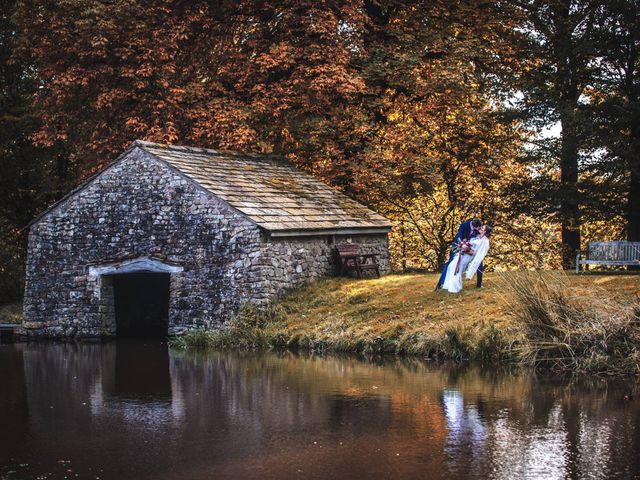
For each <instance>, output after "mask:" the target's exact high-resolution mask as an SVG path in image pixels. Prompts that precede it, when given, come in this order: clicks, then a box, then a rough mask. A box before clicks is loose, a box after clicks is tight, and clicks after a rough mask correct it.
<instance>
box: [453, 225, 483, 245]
mask: <svg viewBox="0 0 640 480" xmlns="http://www.w3.org/2000/svg"><path fill="white" fill-rule="evenodd" d="M477 234H478V231H477V230H473V229H472V228H471V220H467V221H466V222H462V223H461V224H460V228H458V234H457V235H456V238H455V239H454V240H453V243H454V245H455V244H457V243H458V242H460V241H461V240H469V239H470V238H473V237H475V236H476V235H477Z"/></svg>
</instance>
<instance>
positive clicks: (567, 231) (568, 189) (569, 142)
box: [560, 105, 580, 270]
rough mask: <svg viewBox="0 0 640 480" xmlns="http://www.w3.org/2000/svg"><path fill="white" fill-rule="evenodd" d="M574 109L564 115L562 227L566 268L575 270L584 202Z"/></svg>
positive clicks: (563, 262) (561, 155)
mask: <svg viewBox="0 0 640 480" xmlns="http://www.w3.org/2000/svg"><path fill="white" fill-rule="evenodd" d="M572 107H573V106H572V105H567V106H565V107H564V108H563V112H562V114H561V124H562V148H561V152H560V217H561V224H562V268H563V269H565V270H568V269H571V268H574V267H575V258H576V250H579V249H580V206H579V205H580V201H579V196H578V138H577V132H576V127H575V114H574V113H573V108H572Z"/></svg>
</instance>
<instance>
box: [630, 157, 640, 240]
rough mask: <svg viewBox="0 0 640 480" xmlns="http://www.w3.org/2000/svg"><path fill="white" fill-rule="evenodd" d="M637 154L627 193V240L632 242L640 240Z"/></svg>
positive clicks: (632, 166) (639, 181)
mask: <svg viewBox="0 0 640 480" xmlns="http://www.w3.org/2000/svg"><path fill="white" fill-rule="evenodd" d="M635 155H636V158H635V159H634V160H635V161H634V162H632V163H631V172H630V173H631V176H630V179H629V193H628V195H627V240H629V241H631V242H638V241H640V158H638V157H637V155H640V153H638V152H637V151H636V152H635Z"/></svg>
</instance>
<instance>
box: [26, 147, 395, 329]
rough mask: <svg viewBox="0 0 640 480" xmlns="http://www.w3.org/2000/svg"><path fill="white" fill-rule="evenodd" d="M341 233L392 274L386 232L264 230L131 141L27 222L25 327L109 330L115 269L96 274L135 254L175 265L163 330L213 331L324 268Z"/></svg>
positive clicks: (326, 271) (331, 265) (330, 265)
mask: <svg viewBox="0 0 640 480" xmlns="http://www.w3.org/2000/svg"><path fill="white" fill-rule="evenodd" d="M345 241H350V242H355V243H359V244H361V245H362V248H361V251H362V252H363V253H376V254H378V256H379V258H380V262H381V270H382V272H383V273H385V272H387V271H388V268H389V257H388V250H387V236H386V235H384V234H383V235H352V236H326V235H325V236H315V237H289V238H269V237H268V236H267V234H266V233H264V232H263V231H261V230H260V228H259V227H257V226H256V225H255V224H254V223H253V222H251V221H250V220H248V219H247V218H246V217H245V216H244V215H242V214H240V213H239V212H237V211H236V210H235V209H233V208H232V207H230V206H228V205H227V204H226V203H225V202H223V201H221V200H219V199H217V198H216V197H215V196H214V195H213V194H211V193H210V192H208V191H206V190H204V189H203V188H202V187H200V186H199V185H198V184H197V183H195V182H193V181H192V180H190V179H188V178H186V177H185V176H184V175H183V174H181V173H179V172H178V171H177V170H175V169H174V168H173V167H170V166H169V165H167V164H165V163H164V162H162V161H160V160H157V159H155V158H154V157H152V156H151V155H149V154H148V153H146V152H144V151H143V150H141V149H139V148H134V149H133V150H131V151H130V152H129V153H127V154H125V156H124V157H123V158H122V159H121V160H120V161H118V162H116V163H115V164H114V165H112V166H111V167H110V168H108V169H107V170H105V171H104V172H103V173H101V174H100V175H99V176H97V177H96V178H95V179H93V180H92V181H91V182H89V183H88V184H87V185H85V186H84V187H83V188H82V189H80V190H79V191H77V192H76V193H74V194H72V195H71V196H70V197H69V198H67V199H66V200H64V201H63V202H61V203H60V204H59V205H58V206H56V207H55V208H54V209H53V210H51V211H49V212H48V213H46V214H45V215H44V216H43V217H42V218H41V219H39V220H38V221H37V222H36V223H35V224H34V225H32V227H31V230H30V232H29V246H28V261H27V270H26V287H25V299H24V319H25V323H24V328H23V331H22V332H21V333H22V334H23V335H26V336H29V337H39V336H42V337H98V336H113V335H114V334H115V329H116V324H115V310H114V295H113V283H112V278H113V277H111V276H110V273H109V274H107V273H102V274H100V273H96V272H111V273H112V267H111V265H118V266H122V265H125V264H130V263H131V262H129V261H130V260H135V259H151V260H149V261H147V260H144V261H143V263H144V264H145V265H147V264H148V263H149V262H151V263H150V264H151V265H152V266H153V265H160V267H162V266H166V267H167V268H168V269H173V270H171V274H170V300H169V333H170V334H172V333H179V332H181V331H184V330H185V329H189V328H196V327H206V328H220V327H221V326H222V325H223V323H224V322H225V321H226V320H228V319H229V317H230V316H231V315H232V314H233V313H234V312H236V311H237V309H238V308H239V307H240V305H242V303H244V302H247V301H248V302H253V303H255V304H258V305H265V304H267V303H268V302H269V301H271V300H273V299H274V298H277V297H278V296H280V295H281V294H282V293H283V292H284V291H286V290H287V289H289V288H291V287H293V286H295V285H298V284H300V283H304V282H308V281H310V280H313V279H316V278H319V277H322V276H325V275H330V274H332V273H333V272H334V269H335V258H334V251H335V249H334V246H335V244H336V243H342V242H345ZM134 263H135V262H134ZM118 268H119V267H118ZM145 268H146V267H145Z"/></svg>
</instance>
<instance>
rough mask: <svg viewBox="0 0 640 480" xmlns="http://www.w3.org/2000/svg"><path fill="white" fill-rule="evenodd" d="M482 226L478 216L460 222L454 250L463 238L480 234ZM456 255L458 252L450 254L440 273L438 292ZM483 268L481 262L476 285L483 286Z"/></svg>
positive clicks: (470, 237) (468, 238) (466, 238)
mask: <svg viewBox="0 0 640 480" xmlns="http://www.w3.org/2000/svg"><path fill="white" fill-rule="evenodd" d="M481 226H482V222H481V221H480V220H478V219H477V218H472V219H471V220H467V221H466V222H462V223H461V224H460V228H458V234H457V235H456V238H455V239H454V240H453V245H452V250H453V246H455V245H457V244H458V243H459V242H461V241H462V240H470V239H472V238H473V237H476V236H477V235H478V230H479V229H480V227H481ZM455 256H456V254H455V253H453V252H452V253H451V254H450V255H449V260H448V261H447V263H445V264H444V268H443V269H442V274H441V275H440V280H438V284H437V285H436V292H437V291H438V290H440V288H441V287H442V284H443V283H444V279H445V277H446V276H447V268H448V267H449V264H450V263H451V261H452V260H453V259H454V258H455ZM483 270H484V265H483V264H482V263H481V264H480V266H479V267H478V272H477V276H478V280H477V283H476V285H477V287H478V288H482V272H483Z"/></svg>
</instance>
